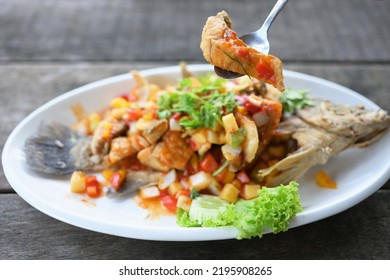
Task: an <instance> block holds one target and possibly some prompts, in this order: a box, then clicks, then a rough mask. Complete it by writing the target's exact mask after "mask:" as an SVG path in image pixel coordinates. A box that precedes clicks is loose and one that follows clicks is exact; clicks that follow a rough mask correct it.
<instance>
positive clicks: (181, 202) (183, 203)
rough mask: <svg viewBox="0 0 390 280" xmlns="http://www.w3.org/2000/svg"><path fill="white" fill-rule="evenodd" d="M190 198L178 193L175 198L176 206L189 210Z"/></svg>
mask: <svg viewBox="0 0 390 280" xmlns="http://www.w3.org/2000/svg"><path fill="white" fill-rule="evenodd" d="M191 202H192V199H191V198H189V197H188V196H185V195H180V196H179V197H178V198H177V202H176V207H177V208H181V209H183V210H184V211H186V212H189V211H190V208H191Z"/></svg>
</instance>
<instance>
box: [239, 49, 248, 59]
mask: <svg viewBox="0 0 390 280" xmlns="http://www.w3.org/2000/svg"><path fill="white" fill-rule="evenodd" d="M237 54H238V56H240V57H244V58H245V57H247V56H248V55H249V52H248V50H247V49H246V48H238V49H237Z"/></svg>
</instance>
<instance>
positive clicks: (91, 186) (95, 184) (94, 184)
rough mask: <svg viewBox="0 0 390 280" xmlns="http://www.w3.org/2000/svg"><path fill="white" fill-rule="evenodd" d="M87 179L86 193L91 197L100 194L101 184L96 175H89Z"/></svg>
mask: <svg viewBox="0 0 390 280" xmlns="http://www.w3.org/2000/svg"><path fill="white" fill-rule="evenodd" d="M85 181H86V185H87V187H86V193H87V195H88V196H89V197H92V198H96V197H98V196H99V195H100V184H99V181H98V180H97V178H96V176H87V177H86V178H85Z"/></svg>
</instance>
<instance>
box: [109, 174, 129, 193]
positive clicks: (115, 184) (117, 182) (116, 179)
mask: <svg viewBox="0 0 390 280" xmlns="http://www.w3.org/2000/svg"><path fill="white" fill-rule="evenodd" d="M125 177H126V171H125V170H119V171H118V172H113V173H112V174H111V178H110V183H111V186H112V188H113V189H114V190H119V189H120V187H121V186H122V182H123V180H124V179H125Z"/></svg>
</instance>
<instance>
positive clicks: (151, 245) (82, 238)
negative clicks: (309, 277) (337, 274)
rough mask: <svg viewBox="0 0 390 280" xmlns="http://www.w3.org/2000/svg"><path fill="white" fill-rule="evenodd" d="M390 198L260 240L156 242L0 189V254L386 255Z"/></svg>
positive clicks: (381, 195)
mask: <svg viewBox="0 0 390 280" xmlns="http://www.w3.org/2000/svg"><path fill="white" fill-rule="evenodd" d="M389 200H390V192H389V191H388V190H382V191H378V192H377V193H376V194H374V195H373V196H372V197H370V198H368V199H367V200H365V201H363V202H362V203H360V204H358V205H357V206H354V207H352V208H351V209H349V210H347V211H345V212H343V213H340V214H338V215H335V216H333V217H330V218H327V219H325V220H322V221H318V222H315V223H312V224H309V225H305V226H302V227H299V228H295V229H291V230H289V231H287V232H285V233H280V234H278V235H273V234H267V235H264V236H263V238H262V239H257V238H256V239H252V240H241V241H237V240H223V241H209V242H157V241H143V240H134V239H126V238H121V237H116V236H110V235H106V234H100V233H96V232H92V231H87V230H84V229H80V228H76V227H74V226H71V225H68V224H65V223H62V222H60V221H57V220H54V219H53V218H51V217H48V216H46V215H44V214H42V213H41V212H39V211H37V210H35V209H34V208H32V207H30V206H29V205H27V204H26V203H25V202H24V201H23V200H22V199H21V198H20V197H19V196H18V195H16V194H2V195H0V212H1V213H2V214H1V216H0V224H1V225H2V226H1V227H0V259H388V258H389V256H390V243H389V242H388V236H389V235H390V228H389V226H388V225H389V223H390V205H389V203H388V201H389ZM374 237H375V238H374ZM32 241H34V242H32ZM42 244H45V246H42Z"/></svg>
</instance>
